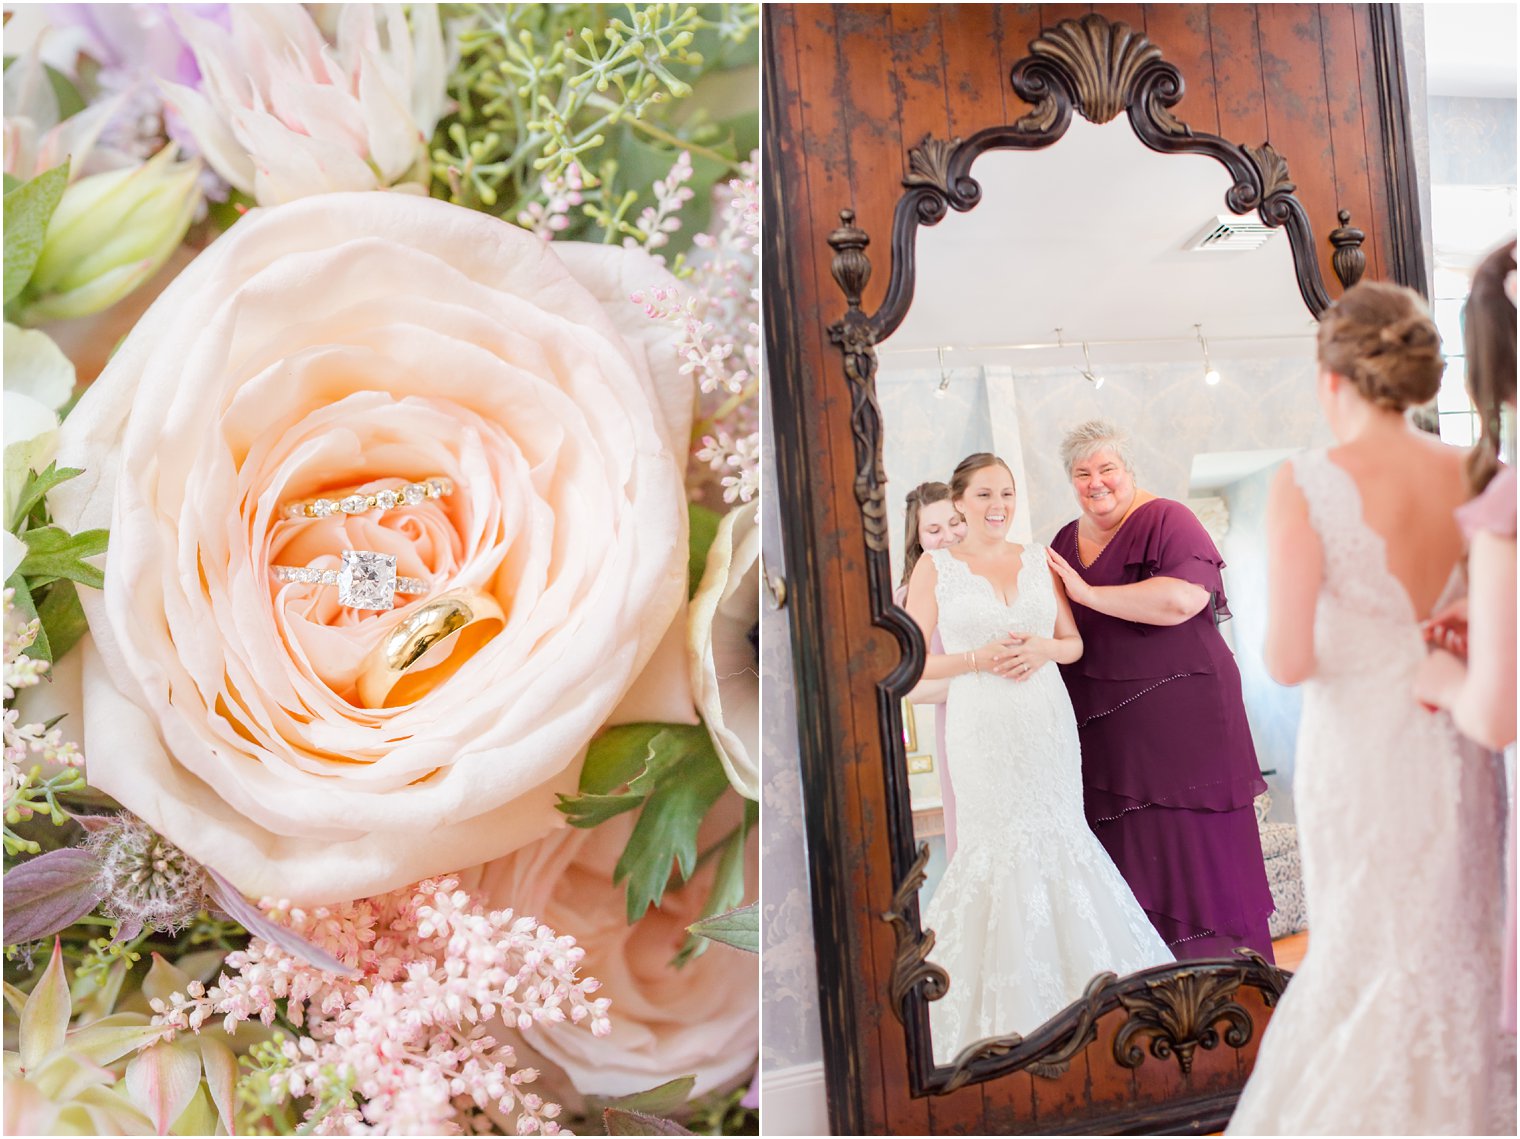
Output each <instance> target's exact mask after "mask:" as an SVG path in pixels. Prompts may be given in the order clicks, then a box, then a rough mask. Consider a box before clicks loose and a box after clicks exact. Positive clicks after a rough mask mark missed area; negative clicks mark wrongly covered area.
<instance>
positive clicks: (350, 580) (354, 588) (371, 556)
mask: <svg viewBox="0 0 1520 1139" xmlns="http://www.w3.org/2000/svg"><path fill="white" fill-rule="evenodd" d="M338 604H339V605H347V606H348V607H349V608H351V609H392V608H394V607H395V605H396V558H395V556H394V555H393V554H376V553H371V552H369V551H367V550H344V551H343V568H342V569H340V570H339V571H338Z"/></svg>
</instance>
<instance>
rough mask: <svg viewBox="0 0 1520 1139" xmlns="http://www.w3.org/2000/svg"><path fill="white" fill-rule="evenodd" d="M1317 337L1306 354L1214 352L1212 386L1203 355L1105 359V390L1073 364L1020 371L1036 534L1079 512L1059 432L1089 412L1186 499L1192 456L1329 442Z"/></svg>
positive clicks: (1045, 534) (1157, 488)
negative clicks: (1232, 355)
mask: <svg viewBox="0 0 1520 1139" xmlns="http://www.w3.org/2000/svg"><path fill="white" fill-rule="evenodd" d="M1311 353H1312V344H1311V342H1310V341H1307V340H1306V341H1305V342H1304V348H1303V355H1302V356H1284V357H1278V358H1275V359H1256V360H1219V359H1216V360H1215V364H1216V365H1217V367H1218V368H1219V372H1220V375H1221V379H1220V382H1219V384H1218V385H1216V386H1214V387H1209V386H1208V385H1206V384H1205V383H1204V382H1203V376H1202V374H1201V373H1202V370H1203V369H1202V366H1201V364H1200V362H1199V361H1197V360H1194V359H1188V360H1184V361H1181V362H1175V363H1161V364H1139V365H1125V364H1115V363H1110V362H1108V361H1104V362H1103V364H1102V367H1101V369H1100V371H1101V374H1102V375H1103V376H1104V378H1105V383H1104V385H1103V387H1102V388H1101V389H1095V388H1094V387H1093V385H1092V384H1090V383H1089V382H1088V381H1086V380H1084V379H1082V378H1081V377H1080V376H1078V375H1077V374H1076V373H1075V372H1074V371H1073V370H1072V369H1071V368H1042V369H1035V370H1030V371H1022V372H1016V373H1015V376H1016V380H1015V382H1016V384H1017V385H1018V398H1019V424H1020V428H1019V429H1020V434H1021V436H1022V438H1023V443H1024V464H1025V469H1026V471H1027V472H1028V477H1029V510H1030V511H1031V514H1032V522H1033V525H1034V534H1035V538H1036V540H1038V541H1040V542H1048V541H1049V540H1050V539H1051V538H1052V537H1054V536H1055V532H1056V531H1057V530H1059V529H1060V528H1061V527H1062V526H1064V525H1065V524H1066V523H1067V522H1069V521H1071V520H1072V519H1073V518H1075V517H1076V516H1077V504H1076V501H1075V498H1074V497H1073V493H1072V490H1071V484H1070V482H1069V481H1068V480H1067V477H1066V472H1065V470H1063V469H1062V467H1061V458H1060V447H1061V439H1062V437H1063V436H1064V435H1065V434H1066V432H1067V431H1068V430H1070V429H1071V428H1072V427H1075V426H1076V425H1077V424H1079V423H1081V422H1083V421H1084V420H1088V419H1096V418H1103V419H1108V420H1110V421H1112V422H1114V423H1116V424H1117V425H1118V426H1119V427H1120V428H1122V429H1123V430H1125V431H1127V432H1128V433H1129V436H1130V448H1131V451H1132V452H1133V454H1134V461H1135V475H1136V481H1137V482H1138V483H1139V485H1140V486H1142V487H1144V488H1145V489H1146V490H1149V491H1152V492H1154V493H1155V494H1159V495H1163V496H1165V497H1167V498H1176V499H1186V498H1187V497H1188V487H1189V482H1190V476H1191V473H1192V466H1193V457H1194V456H1195V455H1200V454H1206V453H1210V452H1217V451H1255V450H1272V449H1277V448H1285V447H1286V448H1295V447H1308V446H1317V445H1322V444H1325V443H1328V442H1330V436H1329V432H1328V429H1327V428H1325V427H1324V425H1323V424H1322V423H1321V422H1320V414H1319V405H1318V403H1316V402H1315V398H1314V375H1315V369H1314V363H1313V358H1312V355H1311Z"/></svg>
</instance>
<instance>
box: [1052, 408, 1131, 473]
mask: <svg viewBox="0 0 1520 1139" xmlns="http://www.w3.org/2000/svg"><path fill="white" fill-rule="evenodd" d="M1103 450H1108V451H1112V452H1113V453H1114V454H1115V455H1117V456H1118V457H1119V462H1121V463H1123V464H1124V469H1125V470H1127V471H1129V472H1130V473H1131V474H1134V472H1135V464H1134V461H1133V459H1132V458H1131V456H1130V451H1129V436H1128V435H1126V434H1125V433H1124V432H1123V431H1121V430H1119V428H1117V427H1115V426H1114V425H1113V424H1112V423H1110V422H1108V420H1106V419H1089V420H1088V421H1087V422H1086V423H1082V424H1079V425H1077V426H1076V427H1073V428H1072V429H1071V430H1070V431H1068V432H1067V433H1066V438H1064V439H1062V440H1061V465H1062V466H1064V467H1065V468H1066V477H1067V478H1070V477H1071V470H1072V468H1073V467H1075V466H1076V465H1077V464H1078V463H1080V462H1084V461H1085V460H1087V459H1090V458H1092V457H1093V456H1094V455H1096V454H1097V453H1098V452H1099V451H1103Z"/></svg>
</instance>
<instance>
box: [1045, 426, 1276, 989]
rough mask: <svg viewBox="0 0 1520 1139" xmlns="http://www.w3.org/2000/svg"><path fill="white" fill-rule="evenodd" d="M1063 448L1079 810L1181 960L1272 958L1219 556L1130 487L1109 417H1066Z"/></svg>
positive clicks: (1205, 539) (1248, 748)
mask: <svg viewBox="0 0 1520 1139" xmlns="http://www.w3.org/2000/svg"><path fill="white" fill-rule="evenodd" d="M1061 458H1062V460H1063V462H1064V464H1065V467H1066V472H1067V474H1068V475H1069V476H1070V477H1071V482H1072V487H1073V489H1074V490H1075V491H1076V493H1077V502H1078V504H1079V505H1080V506H1081V508H1082V514H1081V516H1080V517H1079V518H1078V519H1077V520H1076V521H1074V522H1070V523H1068V524H1067V525H1066V526H1065V527H1063V528H1062V529H1061V531H1060V532H1059V533H1058V534H1057V535H1056V536H1055V539H1054V540H1053V541H1052V542H1051V543H1050V548H1049V550H1048V551H1047V553H1048V557H1049V560H1050V564H1051V566H1052V568H1054V569H1055V571H1056V572H1057V573H1058V574H1060V575H1061V579H1062V580H1063V581H1064V582H1065V584H1066V593H1067V596H1068V597H1070V598H1071V608H1072V613H1073V615H1074V616H1075V617H1076V619H1077V629H1078V631H1079V632H1080V633H1081V634H1082V643H1083V644H1084V645H1086V646H1087V651H1086V652H1085V653H1083V655H1082V659H1081V660H1079V661H1077V662H1076V663H1075V664H1064V665H1062V666H1061V676H1062V678H1063V679H1064V680H1065V681H1066V688H1067V691H1068V692H1069V693H1070V694H1071V703H1072V707H1073V709H1074V710H1075V711H1076V715H1077V726H1078V728H1079V729H1080V733H1081V737H1082V784H1083V794H1084V799H1085V806H1086V810H1087V821H1088V824H1089V825H1090V826H1091V827H1092V829H1093V832H1094V833H1095V834H1096V835H1097V836H1098V838H1099V839H1100V840H1101V841H1102V843H1103V846H1104V847H1105V849H1107V851H1108V853H1109V857H1111V858H1112V859H1113V860H1114V863H1115V864H1116V865H1117V866H1118V867H1119V872H1120V873H1121V874H1123V875H1124V878H1125V881H1127V882H1128V883H1129V886H1130V889H1132V890H1133V891H1134V892H1135V897H1136V898H1138V899H1139V901H1140V904H1141V905H1142V906H1143V907H1145V912H1146V914H1147V915H1148V916H1149V917H1150V919H1151V924H1152V925H1154V926H1155V927H1156V932H1157V933H1159V934H1160V935H1161V937H1162V939H1163V940H1164V941H1165V942H1166V943H1167V945H1168V947H1170V949H1171V950H1172V952H1173V953H1174V954H1176V956H1177V957H1178V958H1179V959H1183V958H1191V957H1229V956H1231V955H1232V954H1233V953H1234V950H1235V949H1236V948H1237V947H1239V946H1247V947H1249V948H1251V949H1254V950H1256V952H1258V953H1260V954H1261V955H1262V956H1263V957H1265V958H1266V959H1267V960H1268V961H1271V960H1272V959H1273V958H1272V936H1271V933H1270V932H1269V931H1268V929H1267V918H1268V917H1269V916H1270V915H1271V913H1272V908H1273V907H1272V891H1271V888H1270V887H1269V886H1268V885H1267V871H1266V865H1265V863H1264V861H1263V859H1262V853H1261V837H1260V833H1259V831H1258V829H1257V825H1256V812H1255V809H1254V807H1253V803H1254V800H1255V798H1256V796H1257V795H1259V794H1260V793H1261V792H1262V791H1264V790H1265V789H1266V781H1265V780H1263V779H1262V777H1261V769H1260V767H1259V766H1258V765H1257V762H1256V748H1255V746H1254V745H1253V744H1252V742H1251V731H1250V728H1249V727H1248V726H1247V723H1246V709H1245V704H1244V702H1243V701H1242V698H1241V690H1240V670H1239V669H1238V668H1237V667H1236V665H1235V655H1234V654H1233V653H1232V652H1230V648H1229V646H1228V645H1227V644H1225V641H1224V638H1223V637H1222V636H1221V635H1220V632H1219V628H1218V625H1219V622H1220V621H1222V620H1224V619H1225V618H1226V617H1228V616H1229V615H1230V611H1229V608H1228V606H1227V605H1226V602H1225V596H1224V581H1223V578H1222V577H1221V576H1220V572H1219V571H1220V570H1221V569H1222V568H1223V567H1224V561H1223V560H1222V559H1221V558H1220V556H1219V551H1218V550H1216V549H1215V548H1214V543H1213V542H1212V541H1211V540H1210V539H1209V536H1208V533H1207V532H1206V531H1205V530H1204V528H1203V525H1202V523H1200V522H1199V521H1198V519H1197V518H1196V517H1195V516H1194V514H1193V512H1192V511H1191V510H1189V509H1188V508H1187V507H1186V506H1185V505H1183V504H1182V503H1180V502H1174V501H1172V500H1171V499H1167V498H1158V497H1157V496H1156V495H1154V494H1151V493H1150V492H1149V491H1145V490H1141V489H1139V488H1137V487H1136V486H1135V476H1134V473H1133V469H1132V467H1131V464H1130V461H1129V453H1128V446H1127V440H1126V439H1125V437H1124V436H1123V435H1122V434H1121V433H1120V432H1119V430H1118V429H1117V428H1115V427H1114V426H1112V425H1111V424H1108V423H1104V422H1102V421H1101V420H1094V421H1092V422H1090V423H1084V424H1082V425H1081V426H1080V427H1077V428H1076V429H1074V430H1073V431H1071V432H1070V433H1069V434H1068V435H1067V436H1066V439H1065V441H1064V442H1063V443H1062V444H1061Z"/></svg>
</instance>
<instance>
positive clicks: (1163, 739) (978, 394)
mask: <svg viewBox="0 0 1520 1139" xmlns="http://www.w3.org/2000/svg"><path fill="white" fill-rule="evenodd" d="M971 175H972V177H974V178H976V179H977V180H978V182H980V183H981V186H982V198H981V202H980V204H979V205H978V206H977V207H976V208H975V209H973V210H972V211H970V212H969V213H967V214H964V215H962V214H954V213H952V214H951V215H950V216H948V217H947V218H945V220H944V221H942V222H941V223H940V224H939V225H938V226H935V227H932V228H921V229H920V230H919V231H918V234H917V275H916V287H915V292H914V299H913V304H912V307H911V309H910V310H909V312H908V314H907V316H906V318H905V319H904V321H903V323H902V324H901V326H900V327H899V328H898V330H897V331H896V332H895V334H894V335H893V336H892V337H891V338H890V339H888V340H887V341H885V342H884V343H883V344H882V345H881V346H880V348H879V360H880V371H879V372H878V375H877V381H876V387H877V396H878V399H879V401H880V403H881V407H882V413H883V418H884V441H883V450H884V459H885V465H886V473H887V478H888V487H889V501H892V502H893V503H895V504H896V505H897V509H896V510H894V511H893V517H892V518H891V519H890V526H891V541H892V550H893V558H894V566H893V573H894V580H897V581H900V582H901V583H902V585H901V586H900V587H899V590H898V593H897V597H898V599H899V602H900V603H901V604H904V606H905V608H906V609H907V610H908V612H909V614H910V615H911V616H912V617H913V618H914V619H915V621H917V622H918V623H919V625H920V626H921V627H922V628H923V630H924V632H925V634H926V640H927V641H928V643H929V646H930V647H929V652H928V656H927V659H926V663H925V669H924V675H923V679H922V680H921V681H920V682H919V684H918V686H917V687H916V688H915V689H914V690H913V692H911V693H910V694H909V700H910V702H911V708H912V710H913V713H914V721H913V728H914V733H915V739H916V742H917V752H916V753H915V754H913V755H911V756H910V757H909V765H910V766H909V784H910V787H911V789H912V794H913V806H914V820H915V828H916V831H917V835H918V837H919V838H920V839H923V840H926V841H928V842H929V843H930V847H931V851H932V852H933V854H932V858H931V861H930V864H929V867H928V878H927V880H926V883H925V885H924V887H923V890H922V892H921V894H920V901H921V903H922V904H923V908H922V911H921V913H922V922H923V925H924V927H925V928H926V929H933V930H934V931H935V935H936V943H935V948H934V950H933V952H932V953H931V955H930V956H931V960H933V961H935V962H936V963H938V964H940V965H942V966H944V967H945V968H946V970H947V971H948V973H949V976H950V988H949V991H948V993H947V994H946V995H945V996H944V997H943V998H941V999H940V1000H938V1001H935V1002H934V1003H933V1004H931V1005H930V1006H929V1009H930V1024H931V1032H932V1036H933V1052H934V1056H935V1059H936V1061H937V1062H939V1063H947V1062H949V1061H951V1060H952V1059H954V1058H955V1057H956V1056H957V1055H958V1054H960V1053H961V1052H962V1051H963V1050H964V1049H966V1048H967V1047H968V1046H970V1045H972V1044H974V1043H975V1042H976V1041H978V1040H980V1039H984V1038H986V1037H991V1036H1003V1035H1008V1034H1011V1033H1017V1034H1021V1035H1028V1034H1029V1033H1031V1032H1033V1031H1034V1030H1035V1029H1037V1028H1038V1027H1039V1026H1040V1025H1041V1024H1042V1023H1043V1022H1044V1021H1045V1020H1047V1019H1048V1018H1049V1017H1050V1016H1052V1015H1053V1014H1055V1013H1057V1012H1058V1011H1059V1010H1061V1009H1062V1008H1064V1007H1066V1006H1067V1005H1069V1004H1070V1003H1072V1002H1073V1001H1074V1000H1076V999H1077V998H1078V997H1080V996H1081V995H1082V992H1083V990H1084V989H1085V987H1086V985H1087V984H1088V982H1089V981H1090V980H1091V979H1092V977H1093V976H1094V975H1096V974H1098V973H1101V972H1105V971H1114V972H1117V973H1120V974H1123V973H1127V972H1131V971H1134V970H1136V969H1141V968H1145V967H1148V966H1151V965H1155V964H1160V963H1164V962H1169V961H1171V960H1173V959H1174V958H1178V959H1186V958H1196V957H1225V956H1229V955H1230V954H1231V952H1232V951H1233V950H1234V949H1235V948H1236V947H1246V948H1250V949H1252V950H1255V951H1256V952H1259V953H1261V954H1262V955H1263V956H1264V957H1266V958H1267V959H1269V960H1271V959H1273V957H1274V956H1276V958H1277V961H1278V963H1279V964H1282V965H1285V966H1287V967H1290V968H1291V967H1292V965H1293V964H1294V963H1295V962H1296V960H1297V958H1298V956H1300V955H1301V953H1302V944H1301V943H1302V940H1303V938H1304V936H1306V935H1305V934H1304V932H1303V931H1304V926H1305V919H1304V914H1303V903H1302V900H1301V899H1302V895H1301V886H1300V884H1299V870H1298V850H1297V842H1296V837H1295V834H1294V828H1293V824H1292V820H1293V804H1292V775H1293V764H1292V756H1293V740H1294V736H1295V733H1296V729H1297V716H1298V703H1297V697H1296V695H1295V694H1294V693H1292V692H1289V691H1286V690H1284V689H1281V688H1279V687H1278V686H1276V685H1274V684H1273V683H1272V682H1271V681H1270V680H1269V679H1268V678H1267V676H1266V672H1265V668H1264V666H1263V664H1262V661H1261V644H1262V629H1263V627H1264V623H1265V613H1266V597H1265V590H1266V571H1265V556H1264V545H1265V537H1264V529H1263V526H1264V503H1265V492H1266V486H1267V484H1268V482H1269V481H1270V479H1271V476H1272V473H1273V471H1274V470H1275V469H1276V466H1277V464H1278V463H1280V462H1281V461H1282V459H1283V458H1284V457H1285V456H1286V455H1288V454H1290V453H1292V452H1293V451H1296V450H1298V449H1301V448H1303V447H1306V446H1314V445H1320V444H1324V443H1327V442H1329V436H1328V433H1327V431H1326V429H1325V428H1324V426H1323V425H1322V424H1321V423H1320V419H1319V416H1318V413H1317V408H1316V405H1315V401H1314V349H1313V330H1314V327H1315V322H1314V320H1313V318H1312V316H1311V315H1310V313H1309V312H1308V310H1307V309H1306V308H1305V306H1304V303H1303V301H1302V299H1301V297H1300V294H1299V290H1298V288H1297V285H1296V283H1295V276H1294V266H1293V259H1292V253H1291V250H1290V248H1289V246H1288V242H1287V240H1286V235H1285V234H1283V233H1282V232H1281V231H1275V230H1264V231H1263V230H1262V227H1259V226H1256V225H1254V223H1255V221H1256V219H1255V216H1254V215H1246V216H1245V217H1236V216H1235V215H1231V214H1228V211H1227V209H1226V207H1225V205H1224V201H1225V195H1226V193H1227V191H1228V190H1229V188H1230V185H1231V179H1230V177H1229V175H1228V174H1227V173H1226V171H1225V169H1224V167H1223V166H1221V165H1220V164H1218V163H1216V162H1215V161H1213V160H1212V159H1209V158H1205V157H1201V156H1194V155H1161V154H1157V153H1155V152H1153V151H1150V150H1148V149H1147V148H1146V147H1145V146H1144V145H1143V144H1142V143H1141V142H1140V141H1139V140H1138V139H1137V138H1136V137H1135V136H1134V133H1133V131H1132V129H1131V128H1130V126H1129V124H1128V122H1126V121H1124V120H1123V119H1120V120H1116V121H1114V122H1110V123H1108V124H1106V125H1104V126H1095V125H1093V124H1091V123H1089V122H1087V121H1086V120H1082V119H1077V120H1074V121H1073V122H1072V124H1071V127H1070V129H1069V131H1068V133H1067V134H1066V136H1065V137H1064V138H1063V139H1062V140H1061V141H1060V142H1058V143H1057V144H1055V145H1054V146H1052V147H1050V148H1048V149H1045V150H1040V151H1033V152H1020V151H993V152H989V153H988V154H985V155H983V156H982V157H980V158H979V159H978V160H977V162H976V164H975V166H974V167H973V169H972V171H971ZM1222 215H1223V216H1222ZM1093 421H1099V422H1100V423H1102V424H1104V425H1106V426H1097V427H1093V426H1089V427H1088V428H1086V429H1085V430H1084V431H1082V432H1075V433H1074V431H1075V429H1077V428H1079V427H1081V426H1082V425H1084V424H1091V423H1092V422H1093ZM1063 443H1064V444H1065V447H1064V450H1065V454H1064V455H1063ZM971 456H981V457H980V458H974V459H972V460H971V461H970V462H966V463H964V465H962V464H963V460H967V459H968V457H971ZM958 465H961V467H962V469H961V470H960V472H959V477H957V467H958ZM936 484H947V485H950V490H949V499H948V502H945V501H944V499H943V497H942V496H943V494H944V487H943V486H937V485H936ZM910 491H912V492H913V495H912V498H913V502H914V503H918V502H919V501H920V500H923V499H925V498H934V499H935V500H936V502H937V503H943V505H935V506H934V507H931V508H929V510H930V512H928V513H926V510H925V508H924V507H923V506H922V505H917V506H915V505H913V504H912V503H910V502H909V501H908V499H909V492H910ZM945 512H949V513H951V514H953V515H954V516H955V519H956V521H957V523H958V524H960V525H963V533H960V534H957V533H955V532H953V531H952V530H951V529H949V528H947V527H944V526H943V525H942V527H941V529H940V530H939V531H937V532H936V533H935V534H930V533H929V531H928V529H927V528H926V527H925V526H924V523H923V520H924V518H925V517H926V516H927V517H930V519H931V521H933V520H934V519H939V516H940V514H942V513H945ZM940 522H941V523H943V519H940ZM936 547H938V548H936ZM1047 548H1050V549H1053V550H1054V551H1056V555H1055V556H1052V555H1050V554H1047V552H1046V550H1047ZM921 550H922V551H926V552H922V553H921V552H920V551H921ZM1062 555H1064V556H1062ZM1079 638H1080V640H1079ZM1078 654H1080V655H1078ZM1268 789H1269V790H1268Z"/></svg>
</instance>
